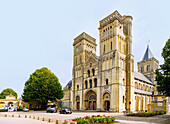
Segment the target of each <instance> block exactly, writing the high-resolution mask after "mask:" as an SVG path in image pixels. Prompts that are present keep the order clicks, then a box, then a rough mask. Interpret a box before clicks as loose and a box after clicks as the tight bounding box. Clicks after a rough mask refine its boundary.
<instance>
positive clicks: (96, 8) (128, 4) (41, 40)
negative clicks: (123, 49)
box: [0, 0, 170, 97]
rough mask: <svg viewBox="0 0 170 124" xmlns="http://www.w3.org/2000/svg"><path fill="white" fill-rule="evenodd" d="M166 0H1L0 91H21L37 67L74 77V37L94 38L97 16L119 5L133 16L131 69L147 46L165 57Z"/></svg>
mask: <svg viewBox="0 0 170 124" xmlns="http://www.w3.org/2000/svg"><path fill="white" fill-rule="evenodd" d="M169 5H170V1H169V0H162V1H161V0H141V1H139V0H0V58H1V59H0V92H2V90H3V89H5V88H12V89H13V90H14V91H16V92H17V93H18V97H20V96H21V94H22V93H23V88H24V84H25V82H26V81H27V80H28V79H29V76H30V74H32V73H33V72H34V71H35V70H36V69H40V68H42V67H47V68H48V69H50V70H51V71H52V72H53V73H54V74H55V75H56V76H57V77H58V78H59V81H60V83H61V84H62V86H65V85H66V84H67V83H68V81H69V80H71V79H72V66H73V46H72V44H73V41H74V38H75V37H76V36H78V35H79V34H81V33H82V32H86V33H87V34H89V35H91V36H92V37H94V38H96V42H97V45H98V46H97V55H99V31H98V27H99V21H100V20H102V19H103V18H105V17H106V16H108V15H109V14H111V13H113V12H114V11H115V10H118V11H119V13H120V14H121V15H131V16H132V17H133V24H132V29H133V35H132V37H133V41H132V48H133V50H132V53H133V55H134V61H135V70H136V71H137V62H138V61H141V60H142V58H143V55H144V52H145V50H146V48H147V44H148V40H150V42H149V46H150V49H151V51H152V53H153V55H154V57H155V58H156V59H157V60H159V63H160V64H162V63H163V59H162V57H161V52H162V48H163V47H164V45H165V43H166V41H167V40H168V38H169V37H170V30H169V29H170V23H169V20H170V16H169V12H170V10H169Z"/></svg>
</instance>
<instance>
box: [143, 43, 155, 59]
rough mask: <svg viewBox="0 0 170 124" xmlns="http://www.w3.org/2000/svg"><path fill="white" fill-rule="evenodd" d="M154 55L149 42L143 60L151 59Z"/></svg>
mask: <svg viewBox="0 0 170 124" xmlns="http://www.w3.org/2000/svg"><path fill="white" fill-rule="evenodd" d="M152 57H154V56H153V54H152V52H151V50H150V49H149V44H148V45H147V48H146V51H145V54H144V56H143V59H142V61H144V60H146V59H150V58H152Z"/></svg>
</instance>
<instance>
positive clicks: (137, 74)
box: [134, 71, 153, 84]
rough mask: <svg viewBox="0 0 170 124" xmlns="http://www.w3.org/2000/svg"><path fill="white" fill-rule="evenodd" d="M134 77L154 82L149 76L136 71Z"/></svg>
mask: <svg viewBox="0 0 170 124" xmlns="http://www.w3.org/2000/svg"><path fill="white" fill-rule="evenodd" d="M134 78H136V79H138V80H142V81H144V82H147V83H150V84H153V83H152V82H151V81H150V80H149V79H148V78H147V77H145V76H144V75H143V74H142V73H140V72H136V71H134Z"/></svg>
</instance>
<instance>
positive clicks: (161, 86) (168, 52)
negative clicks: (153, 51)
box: [155, 38, 170, 96]
mask: <svg viewBox="0 0 170 124" xmlns="http://www.w3.org/2000/svg"><path fill="white" fill-rule="evenodd" d="M162 57H163V58H164V64H163V65H160V68H159V69H157V70H156V72H155V74H156V81H157V90H158V92H160V93H163V94H164V95H165V96H170V38H169V39H168V41H167V42H166V44H165V46H164V48H163V51H162Z"/></svg>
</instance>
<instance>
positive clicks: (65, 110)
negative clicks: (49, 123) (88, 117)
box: [59, 108, 72, 114]
mask: <svg viewBox="0 0 170 124" xmlns="http://www.w3.org/2000/svg"><path fill="white" fill-rule="evenodd" d="M59 113H60V114H71V113H72V111H70V110H68V109H66V108H62V109H61V110H60V111H59Z"/></svg>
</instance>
